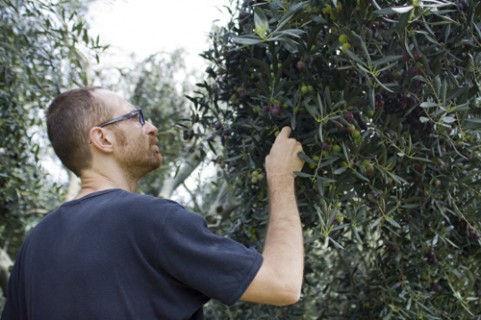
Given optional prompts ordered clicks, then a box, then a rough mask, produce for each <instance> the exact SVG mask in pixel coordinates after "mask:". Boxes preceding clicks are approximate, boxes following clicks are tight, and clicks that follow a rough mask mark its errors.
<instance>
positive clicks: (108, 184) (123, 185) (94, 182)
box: [75, 169, 137, 199]
mask: <svg viewBox="0 0 481 320" xmlns="http://www.w3.org/2000/svg"><path fill="white" fill-rule="evenodd" d="M80 181H81V188H80V191H79V193H78V195H77V196H76V197H75V198H76V199H79V198H81V197H84V196H86V195H88V194H90V193H93V192H97V191H102V190H108V189H122V190H125V191H129V192H137V179H133V178H129V177H128V176H126V175H125V174H122V173H120V172H117V173H109V174H104V173H100V172H98V171H96V170H93V169H89V170H86V171H84V172H82V174H81V176H80Z"/></svg>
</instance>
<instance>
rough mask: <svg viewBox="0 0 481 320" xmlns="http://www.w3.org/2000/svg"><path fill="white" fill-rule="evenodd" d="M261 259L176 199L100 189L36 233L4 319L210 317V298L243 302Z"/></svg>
mask: <svg viewBox="0 0 481 320" xmlns="http://www.w3.org/2000/svg"><path fill="white" fill-rule="evenodd" d="M261 263H262V255H261V254H260V253H259V252H257V251H256V250H254V249H249V248H246V247H245V246H243V245H241V244H239V243H237V242H235V241H233V240H231V239H228V238H226V237H220V236H217V235H215V234H213V233H212V232H211V231H209V229H208V228H207V225H206V222H205V220H204V219H203V218H202V217H201V216H199V215H197V214H194V213H191V212H188V211H187V210H185V209H184V208H183V207H182V206H180V205H179V204H177V203H175V202H173V201H169V200H164V199H159V198H155V197H151V196H145V195H139V194H134V193H129V192H126V191H123V190H118V189H114V190H105V191H100V192H96V193H92V194H90V195H87V196H86V197H84V198H81V199H78V200H74V201H70V202H66V203H64V204H63V205H62V206H60V207H59V208H58V209H56V210H55V211H53V212H52V213H51V214H49V215H48V216H47V217H45V218H44V219H43V220H42V221H41V222H40V223H39V224H38V225H37V226H36V227H35V228H34V229H33V230H32V232H31V233H30V234H29V236H28V237H27V239H26V241H25V243H24V245H23V246H22V249H21V251H20V253H19V255H18V257H17V260H16V263H15V266H14V269H13V271H12V275H11V277H10V283H9V291H8V296H7V302H6V306H5V308H4V312H3V315H2V320H13V319H15V320H23V319H29V320H66V319H69V320H75V319H88V320H95V319H102V320H105V319H115V320H122V319H142V320H149V319H202V318H203V312H202V306H203V305H204V304H205V303H206V302H207V301H208V300H209V299H210V298H212V299H216V300H219V301H221V302H223V303H225V304H228V305H231V304H233V303H235V302H236V301H238V300H239V298H240V297H241V296H242V294H243V293H244V291H245V290H246V288H247V287H248V286H249V284H250V283H251V281H252V280H253V278H254V277H255V275H256V273H257V271H258V270H259V268H260V266H261Z"/></svg>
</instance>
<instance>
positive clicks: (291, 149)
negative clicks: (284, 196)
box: [266, 127, 304, 178]
mask: <svg viewBox="0 0 481 320" xmlns="http://www.w3.org/2000/svg"><path fill="white" fill-rule="evenodd" d="M291 131H292V130H291V128H289V127H284V128H282V130H281V132H280V133H279V135H278V136H277V138H276V140H275V141H274V144H273V145H272V148H271V151H270V153H269V155H267V157H266V173H267V177H268V178H269V177H278V176H282V177H285V176H290V177H294V175H293V172H295V171H301V169H302V166H303V165H304V161H303V160H302V159H301V158H300V157H299V153H301V152H302V151H303V149H302V145H301V143H300V142H298V141H297V140H296V139H294V138H289V136H290V134H291Z"/></svg>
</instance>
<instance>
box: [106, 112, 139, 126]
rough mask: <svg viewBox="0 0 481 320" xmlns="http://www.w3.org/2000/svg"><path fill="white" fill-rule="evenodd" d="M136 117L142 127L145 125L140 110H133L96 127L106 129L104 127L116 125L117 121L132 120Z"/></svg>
mask: <svg viewBox="0 0 481 320" xmlns="http://www.w3.org/2000/svg"><path fill="white" fill-rule="evenodd" d="M137 115H138V116H139V123H140V124H141V125H142V126H143V125H144V124H145V118H144V114H143V113H142V110H140V109H135V110H134V111H132V112H129V113H126V114H124V115H121V116H118V117H117V118H113V119H112V120H109V121H105V122H102V123H101V124H99V125H97V127H101V128H103V127H106V126H108V125H111V124H113V123H117V122H119V121H124V120H128V119H132V118H133V117H135V116H137Z"/></svg>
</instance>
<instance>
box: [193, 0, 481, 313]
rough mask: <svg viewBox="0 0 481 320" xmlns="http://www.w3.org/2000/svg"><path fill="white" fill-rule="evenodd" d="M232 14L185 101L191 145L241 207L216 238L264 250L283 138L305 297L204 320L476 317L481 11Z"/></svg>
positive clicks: (292, 9)
mask: <svg viewBox="0 0 481 320" xmlns="http://www.w3.org/2000/svg"><path fill="white" fill-rule="evenodd" d="M231 13H232V21H231V22H230V23H229V24H228V25H226V26H225V27H224V28H222V29H220V30H219V31H218V32H216V33H215V34H213V35H212V48H211V50H209V51H207V52H205V53H204V57H205V58H206V59H208V60H209V61H210V62H211V67H210V68H209V69H208V70H207V75H208V77H209V79H208V80H206V81H205V82H204V83H202V84H199V91H198V94H197V95H196V96H195V97H193V98H191V100H192V101H193V104H194V107H195V114H196V119H197V120H198V122H199V123H201V124H202V126H201V127H199V124H198V123H197V124H196V127H195V128H197V130H196V131H195V134H196V135H198V136H203V137H204V138H205V139H206V140H205V141H206V142H208V145H210V146H211V147H212V151H213V152H216V154H217V155H218V157H217V161H218V163H219V164H220V166H221V167H224V169H225V171H224V174H225V177H226V179H227V181H229V183H230V185H231V186H232V187H234V189H235V190H236V194H235V195H236V197H237V199H242V200H241V201H238V202H239V208H238V210H235V211H233V212H232V213H230V214H229V215H222V207H220V208H219V210H218V211H219V214H220V215H221V216H222V218H223V220H222V223H221V224H220V228H221V229H222V231H223V232H227V233H228V234H229V235H230V236H232V237H234V238H236V239H239V240H242V241H244V242H246V243H248V244H252V245H258V246H260V245H261V241H262V233H263V231H264V227H265V223H266V205H267V201H266V184H265V179H264V173H263V162H264V157H265V155H266V154H267V153H268V151H269V149H270V146H271V143H272V141H273V139H274V137H275V134H276V132H277V131H278V130H279V128H280V127H281V126H284V125H290V126H291V127H292V128H293V136H294V137H295V138H297V139H298V140H300V141H301V142H302V144H303V146H304V150H305V155H303V158H304V159H305V160H306V166H305V168H304V170H303V172H301V173H299V174H298V179H297V185H298V201H299V207H300V210H301V214H302V220H303V223H304V227H305V238H306V268H305V285H304V290H303V298H302V300H301V302H300V303H299V304H297V305H295V306H292V307H289V308H271V307H265V306H252V305H248V304H238V305H236V306H235V307H234V308H231V309H226V308H223V307H222V306H220V305H217V304H215V303H213V304H211V305H210V307H209V308H208V315H209V318H213V319H214V318H217V319H226V318H230V319H273V318H280V319H292V318H305V319H381V318H383V319H414V318H419V319H467V318H473V317H475V316H476V315H477V316H479V315H480V314H481V300H480V299H481V277H480V274H481V268H480V265H479V261H480V259H481V242H480V232H481V223H480V218H481V210H480V208H481V207H480V201H481V200H480V199H481V197H480V196H481V194H480V193H481V192H480V191H481V180H480V178H481V177H480V172H479V163H480V162H479V160H480V155H481V154H480V147H479V146H480V128H481V91H480V89H481V88H480V85H481V72H480V71H481V70H480V68H479V66H480V65H481V32H480V28H481V24H480V21H481V3H479V2H478V1H475V0H461V1H447V0H436V1H435V0H412V1H406V0H377V1H374V0H357V1H335V0H332V1H331V0H309V1H302V2H301V1H289V0H271V1H246V2H244V3H240V4H238V6H237V8H235V9H232V11H231ZM216 141H218V142H220V144H221V145H222V148H220V149H219V150H217V149H216V148H214V147H213V146H214V145H215V142H216ZM206 145H207V144H206Z"/></svg>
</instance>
